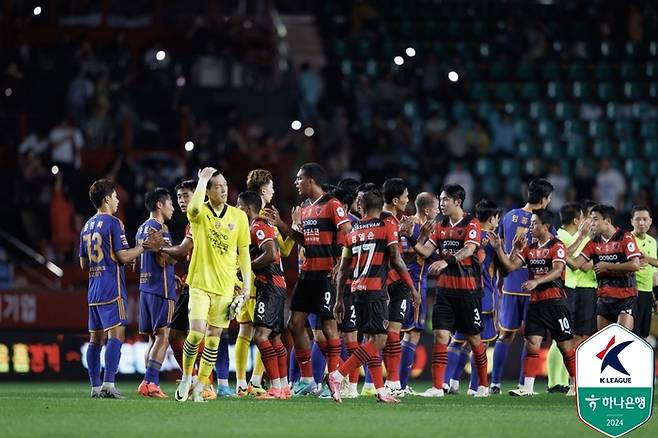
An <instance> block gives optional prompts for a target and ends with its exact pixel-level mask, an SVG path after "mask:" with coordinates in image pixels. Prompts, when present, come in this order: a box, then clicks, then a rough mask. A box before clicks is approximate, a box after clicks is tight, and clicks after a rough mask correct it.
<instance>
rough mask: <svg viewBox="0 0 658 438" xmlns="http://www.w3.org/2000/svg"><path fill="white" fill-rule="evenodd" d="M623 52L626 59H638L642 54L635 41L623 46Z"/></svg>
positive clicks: (638, 44) (640, 47)
mask: <svg viewBox="0 0 658 438" xmlns="http://www.w3.org/2000/svg"><path fill="white" fill-rule="evenodd" d="M624 52H625V54H626V57H627V58H633V59H634V58H638V57H639V56H640V55H641V52H642V46H641V45H640V43H637V42H635V41H627V42H626V44H625V45H624Z"/></svg>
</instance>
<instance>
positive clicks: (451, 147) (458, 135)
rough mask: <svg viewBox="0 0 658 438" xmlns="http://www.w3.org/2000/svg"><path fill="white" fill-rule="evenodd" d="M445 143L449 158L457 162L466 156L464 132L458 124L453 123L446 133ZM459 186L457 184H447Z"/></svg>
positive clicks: (466, 146) (466, 147)
mask: <svg viewBox="0 0 658 438" xmlns="http://www.w3.org/2000/svg"><path fill="white" fill-rule="evenodd" d="M446 142H447V143H448V153H449V154H450V157H451V158H453V159H457V160H462V159H464V158H465V157H466V155H468V152H469V151H468V145H467V143H466V131H464V129H463V128H462V127H461V125H460V124H459V123H454V124H453V125H452V126H451V127H450V129H448V133H447V134H446ZM449 184H459V183H449Z"/></svg>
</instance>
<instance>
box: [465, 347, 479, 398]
mask: <svg viewBox="0 0 658 438" xmlns="http://www.w3.org/2000/svg"><path fill="white" fill-rule="evenodd" d="M479 383H480V379H479V378H478V373H477V364H476V363H475V355H472V356H471V379H470V380H469V382H468V389H472V390H473V391H477V390H478V385H479Z"/></svg>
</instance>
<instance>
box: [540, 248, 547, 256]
mask: <svg viewBox="0 0 658 438" xmlns="http://www.w3.org/2000/svg"><path fill="white" fill-rule="evenodd" d="M541 256H542V257H548V250H547V249H545V250H543V251H542V252H541Z"/></svg>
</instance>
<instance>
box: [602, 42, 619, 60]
mask: <svg viewBox="0 0 658 438" xmlns="http://www.w3.org/2000/svg"><path fill="white" fill-rule="evenodd" d="M600 53H601V56H602V57H603V58H610V59H616V58H619V47H617V44H616V43H614V42H612V41H603V42H601V52H600Z"/></svg>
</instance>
